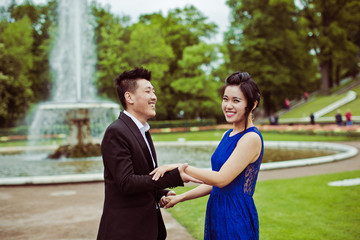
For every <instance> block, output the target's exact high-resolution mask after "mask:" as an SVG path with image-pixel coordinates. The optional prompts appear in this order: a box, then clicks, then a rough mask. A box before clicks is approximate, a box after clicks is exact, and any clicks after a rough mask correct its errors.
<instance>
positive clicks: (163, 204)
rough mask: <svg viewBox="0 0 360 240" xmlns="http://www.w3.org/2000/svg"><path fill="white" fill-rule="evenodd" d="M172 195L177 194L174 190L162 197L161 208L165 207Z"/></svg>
mask: <svg viewBox="0 0 360 240" xmlns="http://www.w3.org/2000/svg"><path fill="white" fill-rule="evenodd" d="M170 196H176V193H175V192H174V191H169V192H168V193H167V194H166V197H165V196H162V197H161V199H160V202H159V204H160V207H161V208H163V207H165V206H166V204H168V203H169V201H170V199H168V198H167V197H170Z"/></svg>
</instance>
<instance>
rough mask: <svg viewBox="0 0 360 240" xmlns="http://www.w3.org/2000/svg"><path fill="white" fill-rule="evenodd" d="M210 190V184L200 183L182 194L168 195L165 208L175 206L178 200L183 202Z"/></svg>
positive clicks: (205, 193) (204, 194)
mask: <svg viewBox="0 0 360 240" xmlns="http://www.w3.org/2000/svg"><path fill="white" fill-rule="evenodd" d="M211 190H212V186H209V185H205V184H201V185H200V186H198V187H196V188H194V189H191V190H190V191H187V192H184V193H182V194H179V195H176V196H168V197H166V201H167V204H166V205H165V207H164V208H165V209H166V208H171V207H173V206H175V205H176V204H177V203H179V202H184V201H187V200H191V199H195V198H199V197H203V196H206V195H208V194H209V193H210V192H211Z"/></svg>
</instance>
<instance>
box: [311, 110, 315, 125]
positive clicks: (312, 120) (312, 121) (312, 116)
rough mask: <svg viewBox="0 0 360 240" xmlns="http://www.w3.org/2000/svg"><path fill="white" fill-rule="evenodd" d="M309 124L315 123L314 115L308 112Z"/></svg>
mask: <svg viewBox="0 0 360 240" xmlns="http://www.w3.org/2000/svg"><path fill="white" fill-rule="evenodd" d="M310 124H311V125H314V124H315V116H314V114H313V113H310Z"/></svg>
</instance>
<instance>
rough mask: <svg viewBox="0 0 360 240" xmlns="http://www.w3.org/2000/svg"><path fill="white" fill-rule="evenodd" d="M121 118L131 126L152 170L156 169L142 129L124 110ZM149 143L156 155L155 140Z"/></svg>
mask: <svg viewBox="0 0 360 240" xmlns="http://www.w3.org/2000/svg"><path fill="white" fill-rule="evenodd" d="M119 119H121V120H123V121H124V123H125V124H126V125H127V126H128V127H129V129H130V130H131V132H132V133H133V134H134V137H135V138H136V140H137V141H138V142H139V144H140V147H141V150H142V151H143V153H144V154H145V157H146V161H147V163H148V165H149V168H150V170H152V169H154V164H153V162H152V158H151V154H150V151H149V148H148V146H147V145H146V142H145V139H144V137H143V136H142V134H141V132H140V129H139V128H138V127H137V126H136V124H135V123H134V121H133V120H132V119H131V118H130V117H129V116H127V115H126V114H125V113H123V112H121V113H120V116H119ZM150 139H151V137H150ZM148 141H149V140H148ZM149 145H150V149H151V151H152V153H153V154H154V155H155V149H154V146H153V142H152V141H151V143H150V142H149ZM153 149H154V150H153ZM154 160H155V163H156V157H155V156H154Z"/></svg>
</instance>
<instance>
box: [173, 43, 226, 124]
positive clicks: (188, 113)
mask: <svg viewBox="0 0 360 240" xmlns="http://www.w3.org/2000/svg"><path fill="white" fill-rule="evenodd" d="M215 60H217V50H216V45H210V44H206V43H199V44H198V45H193V46H189V47H187V48H185V51H184V53H183V58H182V60H181V61H180V62H179V65H180V68H181V71H180V73H181V77H179V78H177V79H175V80H174V81H173V82H172V83H171V86H172V87H173V88H174V91H175V92H176V93H178V96H179V98H178V99H177V100H178V101H176V103H177V104H176V107H175V111H176V112H178V113H179V112H183V113H184V116H185V117H186V118H194V117H195V118H203V117H207V116H211V117H215V116H217V115H220V113H221V109H220V106H219V100H220V98H219V95H218V90H219V87H220V85H221V82H219V81H216V80H215V79H214V78H213V77H212V76H211V74H209V73H211V72H212V69H211V68H212V67H211V63H212V62H214V61H215Z"/></svg>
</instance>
